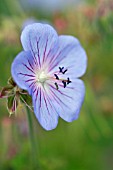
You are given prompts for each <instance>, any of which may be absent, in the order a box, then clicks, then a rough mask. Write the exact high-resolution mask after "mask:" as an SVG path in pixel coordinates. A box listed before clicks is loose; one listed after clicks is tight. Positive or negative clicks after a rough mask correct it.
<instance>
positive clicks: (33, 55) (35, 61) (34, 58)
mask: <svg viewBox="0 0 113 170" xmlns="http://www.w3.org/2000/svg"><path fill="white" fill-rule="evenodd" d="M29 42H30V47H31V51H32V58H33V60H34V63H35V64H36V65H37V59H36V57H35V53H34V51H33V48H32V44H31V40H30V36H29Z"/></svg>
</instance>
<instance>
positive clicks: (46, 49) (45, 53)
mask: <svg viewBox="0 0 113 170" xmlns="http://www.w3.org/2000/svg"><path fill="white" fill-rule="evenodd" d="M47 44H48V38H47V40H46V45H45V49H44V54H43V63H44V61H45V57H46V56H45V55H46V50H47Z"/></svg>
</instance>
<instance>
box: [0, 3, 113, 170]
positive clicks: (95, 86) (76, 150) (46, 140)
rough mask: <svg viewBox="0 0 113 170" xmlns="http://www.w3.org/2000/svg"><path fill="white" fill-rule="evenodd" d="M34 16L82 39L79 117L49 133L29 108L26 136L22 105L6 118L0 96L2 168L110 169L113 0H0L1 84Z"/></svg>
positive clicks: (112, 166) (112, 167)
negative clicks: (83, 89) (82, 84)
mask: <svg viewBox="0 0 113 170" xmlns="http://www.w3.org/2000/svg"><path fill="white" fill-rule="evenodd" d="M34 21H36V22H48V23H49V24H52V25H53V26H54V27H55V29H56V30H57V32H58V33H59V34H69V35H74V36H75V37H77V38H78V39H79V40H80V42H81V44H82V45H83V47H84V48H85V50H86V52H87V55H88V68H87V72H86V74H85V75H84V76H83V78H82V79H83V80H84V82H85V86H86V96H85V101H84V104H83V107H82V109H81V113H80V117H79V119H78V120H76V121H74V122H72V123H67V122H64V121H63V120H61V119H60V120H59V124H58V127H57V128H56V129H55V130H53V131H49V132H47V131H45V130H43V129H42V128H41V127H40V125H39V124H38V121H37V120H36V118H35V116H34V114H33V113H30V114H31V118H32V128H33V131H34V134H31V135H30V130H29V122H28V118H27V115H26V111H25V108H24V106H23V105H22V106H21V107H20V108H19V109H18V111H17V114H16V115H12V116H11V117H10V118H9V115H8V111H7V108H6V100H5V99H1V100H0V170H35V169H36V170H38V169H40V170H113V1H112V0H84V1H83V0H81V1H76V0H75V1H74V0H70V1H69V0H67V1H66V0H59V1H56V0H55V1H54V0H45V1H41V0H32V1H30V0H28V1H27V0H23V1H22V0H0V87H3V86H5V85H6V84H7V79H8V78H9V77H10V75H11V73H10V68H11V63H12V61H13V59H14V58H15V56H16V55H17V54H18V52H20V51H21V50H22V46H21V43H20V34H21V31H22V29H23V27H24V26H25V25H26V24H28V23H32V22H34ZM33 136H34V138H33ZM34 143H35V144H34ZM39 164H40V167H39Z"/></svg>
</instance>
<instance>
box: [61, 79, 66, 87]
mask: <svg viewBox="0 0 113 170" xmlns="http://www.w3.org/2000/svg"><path fill="white" fill-rule="evenodd" d="M62 83H63V85H64V88H65V87H66V81H64V80H63V81H62Z"/></svg>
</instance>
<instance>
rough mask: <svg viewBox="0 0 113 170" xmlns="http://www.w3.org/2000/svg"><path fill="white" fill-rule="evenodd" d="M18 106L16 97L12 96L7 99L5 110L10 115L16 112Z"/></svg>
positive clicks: (17, 97)
mask: <svg viewBox="0 0 113 170" xmlns="http://www.w3.org/2000/svg"><path fill="white" fill-rule="evenodd" d="M18 104H19V96H18V95H13V96H10V97H8V98H7V109H8V112H9V114H10V115H11V114H13V113H15V112H16V110H17V107H18Z"/></svg>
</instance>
